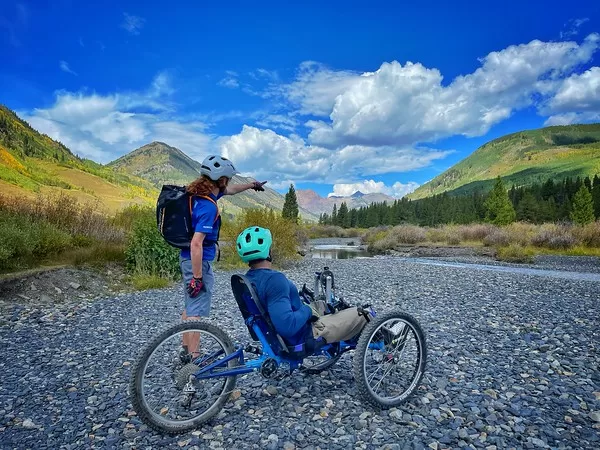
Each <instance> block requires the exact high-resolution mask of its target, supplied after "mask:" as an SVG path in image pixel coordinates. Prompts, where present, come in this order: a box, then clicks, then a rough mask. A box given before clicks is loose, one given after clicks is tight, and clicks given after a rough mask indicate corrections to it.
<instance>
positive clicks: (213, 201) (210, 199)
mask: <svg viewBox="0 0 600 450" xmlns="http://www.w3.org/2000/svg"><path fill="white" fill-rule="evenodd" d="M195 197H197V198H203V199H205V200H208V201H209V202H212V203H213V204H214V205H215V207H216V208H217V215H216V216H215V220H214V221H213V225H214V224H215V223H217V220H219V218H220V217H221V213H220V211H219V205H218V204H217V202H216V201H215V200H214V199H212V198H211V197H209V196H206V195H196V196H195ZM192 208H193V203H192V196H190V214H191V213H192ZM219 234H220V230H219V232H218V233H217V240H216V241H210V244H211V245H212V244H214V245H216V246H217V250H218V254H217V261H220V260H221V247H220V246H219V242H218V241H219Z"/></svg>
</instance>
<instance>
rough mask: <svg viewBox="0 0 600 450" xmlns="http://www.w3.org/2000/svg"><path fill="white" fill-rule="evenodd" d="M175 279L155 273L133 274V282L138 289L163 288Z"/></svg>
mask: <svg viewBox="0 0 600 450" xmlns="http://www.w3.org/2000/svg"><path fill="white" fill-rule="evenodd" d="M172 282H173V280H171V279H168V278H164V277H161V276H158V275H154V274H135V275H132V276H131V284H132V285H133V287H134V288H135V289H137V290H138V291H145V290H147V289H162V288H165V287H168V286H169V285H170V284H171V283H172Z"/></svg>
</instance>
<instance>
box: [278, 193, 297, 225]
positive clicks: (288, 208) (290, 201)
mask: <svg viewBox="0 0 600 450" xmlns="http://www.w3.org/2000/svg"><path fill="white" fill-rule="evenodd" d="M281 215H282V217H283V218H284V219H288V220H291V221H292V222H294V223H298V199H297V198H296V190H295V189H294V185H293V184H290V189H289V190H288V192H287V194H285V201H284V203H283V211H282V213H281Z"/></svg>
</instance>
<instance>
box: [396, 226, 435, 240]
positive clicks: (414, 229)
mask: <svg viewBox="0 0 600 450" xmlns="http://www.w3.org/2000/svg"><path fill="white" fill-rule="evenodd" d="M389 233H390V235H391V237H392V238H393V239H395V240H396V241H397V242H398V243H400V244H416V243H418V242H423V241H425V240H427V235H426V232H425V230H424V229H423V228H421V227H418V226H415V225H399V226H397V227H394V228H392V229H391V230H390V231H389Z"/></svg>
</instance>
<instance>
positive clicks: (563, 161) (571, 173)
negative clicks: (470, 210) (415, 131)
mask: <svg viewBox="0 0 600 450" xmlns="http://www.w3.org/2000/svg"><path fill="white" fill-rule="evenodd" d="M599 172H600V123H595V124H578V125H559V126H551V127H545V128H538V129H533V130H525V131H519V132H516V133H511V134H508V135H505V136H502V137H500V138H497V139H493V140H491V141H489V142H486V143H485V144H483V145H482V146H480V147H479V148H478V149H476V150H475V151H474V152H473V153H471V154H470V155H469V156H467V157H466V158H464V159H463V160H461V161H459V162H458V163H457V164H455V165H453V166H452V167H450V168H448V169H446V170H445V171H444V172H442V173H441V174H440V175H438V176H437V177H435V178H433V179H432V180H430V181H429V182H427V183H425V184H423V185H422V186H419V187H418V188H417V189H416V190H415V191H414V192H412V193H410V194H408V195H407V198H409V199H412V200H416V199H419V198H425V197H431V196H433V195H437V194H441V193H443V192H448V193H449V194H452V195H468V194H470V193H472V192H474V191H476V190H484V191H486V190H488V189H490V188H491V186H492V185H493V183H494V180H495V179H496V178H497V177H498V176H500V177H502V178H503V179H504V180H505V184H506V185H508V186H510V185H512V184H514V185H515V186H527V185H530V184H532V183H534V182H535V183H543V182H545V181H547V180H548V179H550V178H566V177H577V176H581V177H585V176H593V175H595V174H596V173H599Z"/></svg>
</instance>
